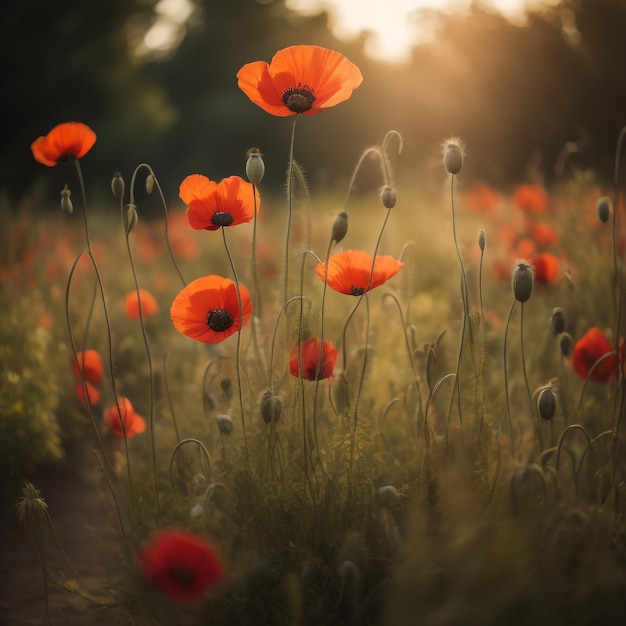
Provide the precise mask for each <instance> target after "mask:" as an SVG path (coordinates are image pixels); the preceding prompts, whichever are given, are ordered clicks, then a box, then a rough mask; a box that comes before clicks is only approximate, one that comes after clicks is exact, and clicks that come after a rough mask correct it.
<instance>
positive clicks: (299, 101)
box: [283, 83, 316, 113]
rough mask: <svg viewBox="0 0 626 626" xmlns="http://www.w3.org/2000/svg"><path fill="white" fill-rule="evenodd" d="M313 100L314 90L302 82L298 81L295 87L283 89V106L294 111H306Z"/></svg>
mask: <svg viewBox="0 0 626 626" xmlns="http://www.w3.org/2000/svg"><path fill="white" fill-rule="evenodd" d="M315 100H316V98H315V90H314V89H312V88H311V87H309V86H308V85H303V84H302V83H298V86H297V87H292V88H291V89H285V91H284V93H283V102H284V103H285V106H286V107H287V108H288V109H289V110H290V111H293V112H294V113H304V112H305V111H308V110H309V109H310V108H311V107H312V106H313V103H314V102H315Z"/></svg>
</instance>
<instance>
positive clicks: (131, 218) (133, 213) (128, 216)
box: [124, 204, 138, 233]
mask: <svg viewBox="0 0 626 626" xmlns="http://www.w3.org/2000/svg"><path fill="white" fill-rule="evenodd" d="M137 220H138V217H137V207H136V206H135V205H134V204H127V205H126V209H125V211H124V230H125V231H126V233H130V232H131V231H132V230H133V228H135V226H137Z"/></svg>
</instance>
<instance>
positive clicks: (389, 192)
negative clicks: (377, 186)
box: [380, 185, 396, 209]
mask: <svg viewBox="0 0 626 626" xmlns="http://www.w3.org/2000/svg"><path fill="white" fill-rule="evenodd" d="M380 201H381V202H382V203H383V206H384V207H385V208H386V209H393V207H395V206H396V190H395V189H394V188H393V187H391V186H390V185H385V186H384V187H383V188H382V189H381V191H380Z"/></svg>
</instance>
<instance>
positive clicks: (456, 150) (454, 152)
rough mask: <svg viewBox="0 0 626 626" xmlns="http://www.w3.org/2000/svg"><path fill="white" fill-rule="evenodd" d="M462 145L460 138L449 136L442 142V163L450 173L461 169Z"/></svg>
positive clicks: (456, 172) (455, 172)
mask: <svg viewBox="0 0 626 626" xmlns="http://www.w3.org/2000/svg"><path fill="white" fill-rule="evenodd" d="M463 155H464V146H463V143H462V142H461V140H460V139H458V138H457V137H451V138H450V139H446V140H445V141H444V142H443V165H444V167H445V168H446V170H447V171H448V172H449V173H450V174H458V173H459V172H460V171H461V170H462V169H463Z"/></svg>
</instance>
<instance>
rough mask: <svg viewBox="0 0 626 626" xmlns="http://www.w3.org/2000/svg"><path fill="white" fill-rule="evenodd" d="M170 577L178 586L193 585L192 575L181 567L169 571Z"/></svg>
mask: <svg viewBox="0 0 626 626" xmlns="http://www.w3.org/2000/svg"><path fill="white" fill-rule="evenodd" d="M170 576H171V577H172V578H173V579H174V580H175V581H176V582H177V583H179V584H181V585H184V586H189V585H191V583H193V580H194V573H193V572H191V571H189V570H188V569H184V568H182V567H175V568H174V569H172V570H170Z"/></svg>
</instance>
